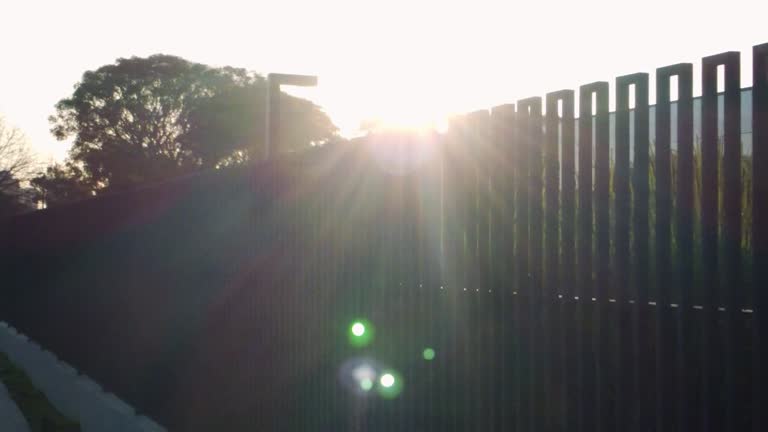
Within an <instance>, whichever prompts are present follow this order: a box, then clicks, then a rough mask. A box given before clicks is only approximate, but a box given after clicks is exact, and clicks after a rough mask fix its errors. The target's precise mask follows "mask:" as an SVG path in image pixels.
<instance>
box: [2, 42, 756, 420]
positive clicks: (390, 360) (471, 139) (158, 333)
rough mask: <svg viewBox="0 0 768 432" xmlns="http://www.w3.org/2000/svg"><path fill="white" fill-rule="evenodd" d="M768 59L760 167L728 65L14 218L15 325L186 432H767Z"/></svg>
mask: <svg viewBox="0 0 768 432" xmlns="http://www.w3.org/2000/svg"><path fill="white" fill-rule="evenodd" d="M767 60H768V45H760V46H757V47H755V48H754V62H753V63H754V65H753V67H754V73H753V77H754V83H753V87H752V93H751V102H752V105H751V118H752V129H751V134H752V137H751V138H752V140H751V142H752V151H751V152H743V151H742V146H741V134H742V132H743V127H742V123H741V122H742V120H741V116H742V109H741V101H740V98H741V95H742V89H741V83H740V82H739V77H740V71H739V67H740V64H741V63H740V58H739V54H738V53H724V54H720V55H716V56H711V57H706V58H705V59H703V61H702V86H703V88H702V98H701V102H700V104H698V103H697V104H694V102H693V100H694V99H693V85H692V82H693V76H692V75H693V67H692V65H691V64H678V65H673V66H668V67H663V68H660V69H658V70H657V71H656V89H655V93H656V101H657V103H656V106H655V109H654V110H653V111H651V110H650V107H649V103H648V101H649V92H650V91H651V89H649V75H648V74H644V73H639V74H633V75H628V76H623V77H619V78H617V79H616V82H615V83H614V84H613V85H611V84H609V83H607V82H596V83H592V84H588V85H585V86H582V87H580V88H579V90H578V91H577V92H575V91H572V90H564V91H558V92H554V93H550V94H548V95H546V97H545V98H530V99H524V100H521V101H519V102H518V103H517V104H515V105H503V106H499V107H495V108H493V110H491V111H490V112H487V111H483V112H477V113H472V114H469V115H467V116H463V117H461V118H457V119H456V120H455V121H454V122H453V124H452V125H451V128H450V129H449V131H448V132H447V133H446V134H445V135H444V136H438V135H430V136H422V137H421V138H420V139H419V142H418V143H414V144H413V145H408V144H407V143H405V141H408V140H409V139H412V138H407V139H406V138H405V137H403V136H384V137H379V139H371V140H370V142H367V143H366V144H364V145H363V144H361V145H351V144H344V145H342V144H339V145H335V146H327V147H325V148H319V149H315V150H312V151H310V152H307V153H304V154H299V155H293V156H285V157H281V158H279V159H276V160H273V161H270V162H267V163H263V164H260V165H255V166H248V167H240V168H234V169H231V170H228V171H225V172H212V173H206V174H201V175H197V176H192V177H188V178H184V179H179V180H177V181H174V182H169V183H166V184H163V185H158V186H155V187H151V188H146V189H144V190H140V191H136V192H133V193H128V194H122V195H113V196H105V197H101V198H97V199H93V200H88V201H84V202H81V203H78V204H74V205H71V206H64V207H60V208H54V209H49V210H45V211H40V212H35V213H32V214H29V215H27V216H24V217H19V218H16V219H13V220H11V221H9V222H8V223H7V224H5V227H4V228H3V231H2V238H1V239H0V242H1V243H0V244H1V245H2V260H1V261H0V268H1V269H2V274H3V287H2V290H1V291H2V302H0V319H3V320H5V321H8V322H9V323H11V324H12V325H14V326H15V327H16V328H18V329H19V330H20V331H22V332H24V333H25V334H28V335H29V336H30V337H31V338H33V339H35V340H37V341H39V342H40V343H41V344H42V345H43V346H44V347H45V348H47V349H49V350H50V351H52V352H54V353H56V354H57V355H58V356H59V357H60V358H61V359H62V360H64V361H67V362H69V363H71V364H73V365H75V366H76V367H77V368H78V369H80V370H82V371H83V372H84V373H87V374H88V375H89V376H91V377H93V378H94V379H95V380H96V381H98V382H100V383H101V384H102V385H103V386H104V388H105V390H107V391H110V392H114V393H115V394H117V395H118V396H119V397H121V398H123V399H125V400H126V401H128V402H130V403H131V405H133V406H134V407H136V409H137V410H138V411H140V412H141V413H146V414H147V415H148V416H149V417H151V418H153V419H156V420H157V421H159V422H160V423H162V424H163V425H164V426H166V427H168V428H169V429H170V430H246V429H248V430H318V431H320V430H370V431H378V430H393V431H394V430H397V431H406V430H408V431H417V430H418V431H422V430H441V431H443V430H446V431H452V430H456V431H470V430H472V431H480V430H520V431H540V430H552V431H555V430H568V431H572V430H577V431H593V430H604V431H613V430H637V431H640V430H642V431H646V430H686V431H687V430H690V431H694V430H696V431H698V430H705V431H706V430H709V431H723V430H733V431H735V430H739V431H742V430H753V431H757V430H762V429H761V427H765V424H766V423H765V409H764V407H765V396H764V395H763V393H764V388H765V386H766V380H765V366H764V362H765V359H766V357H765V343H764V342H761V339H763V338H764V337H765V333H764V331H765V329H766V328H768V327H766V323H765V314H764V311H765V310H766V287H767V286H768V67H767V66H766V62H767ZM720 65H724V67H725V92H724V93H723V94H722V95H720V96H718V92H717V85H716V84H717V83H716V81H717V73H716V71H717V67H718V66H720ZM673 76H674V77H677V80H678V97H677V101H676V103H675V108H674V111H675V113H676V115H675V116H674V117H673V116H672V115H671V112H672V111H673V109H672V108H671V107H672V105H673V103H672V102H671V101H670V99H672V98H671V97H670V86H669V83H670V78H671V77H673ZM611 88H613V91H614V92H615V97H616V112H615V114H610V113H609V109H608V100H609V91H611ZM630 90H631V91H633V92H634V100H635V106H634V107H633V109H631V110H630V106H629V99H630V97H629V92H630ZM593 95H595V97H594V104H595V106H593ZM718 98H721V100H722V102H721V103H722V111H723V116H722V119H721V120H720V119H718ZM577 101H578V106H579V113H578V114H579V115H578V116H577V115H576V114H577V113H576V112H574V109H575V102H577ZM699 106H700V110H701V112H700V118H701V119H702V120H701V132H700V133H701V136H700V137H701V141H700V147H696V146H695V145H694V142H695V132H694V129H695V128H694V116H695V115H697V116H698V115H699V114H695V112H694V111H696V110H699ZM544 110H545V111H546V114H543V111H544ZM593 110H594V112H595V113H596V114H594V115H593ZM651 112H652V113H653V123H652V124H653V128H654V130H653V131H651V130H649V128H650V124H651ZM611 115H613V116H614V120H613V121H611V120H610V116H611ZM673 118H674V121H675V123H676V124H675V125H673V124H672V119H673ZM630 124H632V125H633V127H630ZM718 124H722V127H721V128H718ZM577 125H578V127H577ZM718 129H721V130H718ZM673 131H674V133H673ZM673 135H674V136H673ZM719 137H722V138H721V139H720V138H719ZM672 142H675V143H676V144H675V145H674V146H673V145H672V144H671V143H672ZM611 145H613V148H614V151H613V155H611ZM718 147H720V148H721V149H722V150H718ZM362 318H364V319H365V320H366V322H369V323H370V324H371V325H372V326H375V329H376V332H375V339H374V340H373V341H372V343H371V344H370V345H368V346H366V347H362V348H361V347H354V346H350V345H349V344H348V340H347V330H348V325H349V323H351V322H353V321H354V320H356V319H362ZM425 348H431V349H432V350H433V352H434V358H433V359H431V360H425V359H424V358H423V357H422V353H423V350H424V349H425ZM361 359H363V360H364V361H371V362H375V363H376V364H380V365H383V366H382V367H386V368H391V369H392V370H395V371H397V372H398V373H399V376H398V377H399V379H402V383H403V387H402V393H400V394H399V396H398V397H396V398H394V399H386V398H381V397H379V396H378V395H377V393H376V392H372V393H361V392H360V391H355V390H354V389H350V388H347V387H345V385H344V382H345V378H344V376H343V373H344V368H343V365H344V364H348V362H350V361H353V362H354V361H363V360H361Z"/></svg>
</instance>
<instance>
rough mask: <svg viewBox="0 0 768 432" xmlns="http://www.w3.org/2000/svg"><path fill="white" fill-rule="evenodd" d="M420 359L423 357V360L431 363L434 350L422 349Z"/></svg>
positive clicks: (433, 357)
mask: <svg viewBox="0 0 768 432" xmlns="http://www.w3.org/2000/svg"><path fill="white" fill-rule="evenodd" d="M421 355H422V357H424V360H427V361H431V360H434V359H435V350H433V349H432V348H424V351H423V352H422V353H421Z"/></svg>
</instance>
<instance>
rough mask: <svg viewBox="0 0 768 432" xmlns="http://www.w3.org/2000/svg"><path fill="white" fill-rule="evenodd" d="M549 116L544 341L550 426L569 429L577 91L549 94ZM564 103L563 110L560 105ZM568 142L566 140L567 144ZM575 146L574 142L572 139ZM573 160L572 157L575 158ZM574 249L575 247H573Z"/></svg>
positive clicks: (554, 429)
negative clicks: (570, 230)
mask: <svg viewBox="0 0 768 432" xmlns="http://www.w3.org/2000/svg"><path fill="white" fill-rule="evenodd" d="M546 103H547V117H546V134H547V135H546V136H547V141H546V148H545V150H546V154H545V161H546V162H545V163H546V166H545V176H546V191H545V194H546V216H545V222H546V230H545V237H546V238H545V240H546V247H545V251H546V262H545V286H544V304H545V310H544V312H545V314H544V316H543V317H542V319H543V320H544V327H545V331H546V336H545V339H544V341H543V342H544V343H545V345H546V347H547V349H546V350H545V355H547V356H548V357H549V364H548V368H547V370H546V372H545V374H546V381H545V382H546V385H545V386H544V388H546V389H548V391H549V392H550V396H549V397H548V399H547V400H548V404H547V406H546V412H547V415H548V417H549V418H550V419H551V421H550V422H549V424H548V426H549V427H548V429H549V430H553V431H560V430H566V429H567V427H568V424H569V423H568V421H567V415H568V412H567V406H568V394H567V392H568V387H567V384H566V383H567V379H568V372H567V370H568V361H567V360H566V357H565V353H564V351H563V350H564V349H565V346H566V336H565V331H566V329H567V327H566V326H565V325H564V324H565V317H566V313H567V310H566V309H565V307H564V306H563V305H564V304H565V303H564V302H563V301H562V294H563V291H562V289H561V286H562V285H563V279H561V272H560V269H561V268H560V223H561V222H560V188H561V186H560V142H563V143H565V142H566V141H567V138H566V136H565V134H566V130H567V129H568V125H567V124H566V123H570V131H571V135H570V139H571V140H572V139H573V133H572V131H573V91H572V90H561V91H558V92H553V93H549V94H547V98H546ZM559 105H562V114H560V113H559V112H558V106H559ZM564 145H565V144H564ZM570 146H571V150H572V149H573V148H572V147H573V143H572V142H571V143H570ZM571 160H572V159H571ZM571 253H572V251H571Z"/></svg>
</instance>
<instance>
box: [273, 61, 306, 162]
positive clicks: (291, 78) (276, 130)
mask: <svg viewBox="0 0 768 432" xmlns="http://www.w3.org/2000/svg"><path fill="white" fill-rule="evenodd" d="M281 85H292V86H300V87H314V86H316V85H317V77H316V76H313V75H292V74H280V73H271V74H269V75H267V118H266V126H267V132H266V133H267V135H266V139H265V145H264V159H269V157H270V152H271V151H272V148H279V147H280V86H281Z"/></svg>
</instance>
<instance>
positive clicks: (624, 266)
mask: <svg viewBox="0 0 768 432" xmlns="http://www.w3.org/2000/svg"><path fill="white" fill-rule="evenodd" d="M630 85H634V86H635V109H634V116H635V117H634V120H635V123H634V126H635V127H634V130H633V132H634V144H635V148H636V149H637V147H638V144H639V143H642V142H643V139H645V141H646V144H645V146H646V148H647V137H648V123H647V120H648V74H647V73H638V74H632V75H626V76H623V77H619V78H617V79H616V130H615V131H616V140H615V146H616V150H615V155H616V156H615V172H614V194H615V198H614V199H615V201H614V205H615V219H616V221H615V236H614V242H615V250H616V252H615V260H614V265H615V268H614V269H613V271H614V273H613V275H614V280H615V282H614V283H615V290H614V295H615V297H614V298H615V300H616V311H617V313H618V315H619V316H618V317H616V319H617V322H618V325H617V326H616V333H617V335H616V337H617V338H618V339H619V354H618V356H619V360H618V363H619V369H618V374H619V376H620V377H621V378H620V379H618V380H617V383H620V384H618V385H619V386H620V388H621V389H622V390H621V391H618V392H617V405H618V406H617V410H616V417H617V419H618V422H619V423H618V424H617V426H618V428H617V429H623V430H628V431H631V430H634V429H633V426H634V425H635V422H634V416H635V407H636V406H637V405H638V403H637V400H638V396H639V395H638V387H637V378H636V377H637V357H636V354H635V352H634V350H633V335H635V334H636V332H637V325H636V324H637V322H636V321H635V320H634V319H633V318H634V317H635V316H636V314H637V312H636V309H637V306H636V304H635V305H631V304H629V301H630V300H636V298H637V296H636V294H635V293H634V292H633V289H632V285H631V283H630V282H631V271H632V269H631V259H630V257H631V253H630V234H631V231H630V215H631V210H632V195H631V190H630V178H631V177H630V151H631V146H630V111H629V110H630V107H629V90H630ZM643 119H645V123H643V121H642V120H643ZM643 124H644V126H643ZM641 146H642V145H641Z"/></svg>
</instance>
